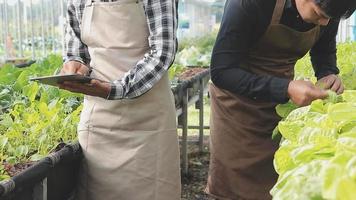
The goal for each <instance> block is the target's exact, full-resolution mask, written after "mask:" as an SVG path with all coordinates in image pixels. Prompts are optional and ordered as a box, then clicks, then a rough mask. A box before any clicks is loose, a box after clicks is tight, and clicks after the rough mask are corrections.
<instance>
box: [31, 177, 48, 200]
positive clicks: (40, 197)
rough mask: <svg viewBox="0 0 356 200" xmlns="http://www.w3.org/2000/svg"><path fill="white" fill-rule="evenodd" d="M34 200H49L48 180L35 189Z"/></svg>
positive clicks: (44, 180)
mask: <svg viewBox="0 0 356 200" xmlns="http://www.w3.org/2000/svg"><path fill="white" fill-rule="evenodd" d="M33 200H47V178H45V179H43V180H42V181H41V182H40V183H38V184H37V185H36V186H35V187H34V189H33Z"/></svg>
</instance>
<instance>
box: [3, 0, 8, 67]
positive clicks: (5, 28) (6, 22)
mask: <svg viewBox="0 0 356 200" xmlns="http://www.w3.org/2000/svg"><path fill="white" fill-rule="evenodd" d="M4 18H5V20H4V22H5V24H4V25H5V27H4V34H5V44H4V50H5V61H6V60H7V59H8V57H9V52H8V51H9V49H8V47H7V45H8V42H7V37H8V33H9V27H8V26H9V22H8V13H7V0H4Z"/></svg>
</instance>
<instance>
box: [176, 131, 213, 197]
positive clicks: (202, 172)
mask: <svg viewBox="0 0 356 200" xmlns="http://www.w3.org/2000/svg"><path fill="white" fill-rule="evenodd" d="M188 138H189V139H188V140H197V137H194V136H190V137H188ZM209 156H210V154H209V150H208V137H206V138H204V152H203V153H199V152H198V146H197V145H189V156H188V157H189V174H188V175H187V176H184V175H182V198H181V200H214V199H213V198H210V197H209V196H208V195H207V194H205V193H204V189H205V186H206V181H207V178H208V169H209V159H210V157H209Z"/></svg>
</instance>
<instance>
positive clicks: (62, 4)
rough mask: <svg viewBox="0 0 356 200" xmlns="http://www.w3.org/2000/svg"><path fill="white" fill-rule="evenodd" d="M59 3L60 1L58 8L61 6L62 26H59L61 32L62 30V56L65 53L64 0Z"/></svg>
mask: <svg viewBox="0 0 356 200" xmlns="http://www.w3.org/2000/svg"><path fill="white" fill-rule="evenodd" d="M60 1H61V4H60V6H61V22H62V24H60V26H61V30H62V35H61V39H62V42H61V45H62V55H64V51H65V46H64V37H65V29H64V26H65V23H66V20H65V19H66V18H65V12H64V0H60Z"/></svg>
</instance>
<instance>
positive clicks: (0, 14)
mask: <svg viewBox="0 0 356 200" xmlns="http://www.w3.org/2000/svg"><path fill="white" fill-rule="evenodd" d="M0 2H1V4H0V18H1V24H0V25H1V30H5V25H4V24H5V16H4V10H5V9H4V6H5V5H4V2H3V1H2V0H1V1H0ZM0 36H1V38H0V40H1V42H3V45H4V46H3V48H4V49H3V50H5V44H6V37H5V32H4V31H2V32H1V34H0ZM4 54H5V51H4ZM1 57H2V55H1V56H0V59H1Z"/></svg>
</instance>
